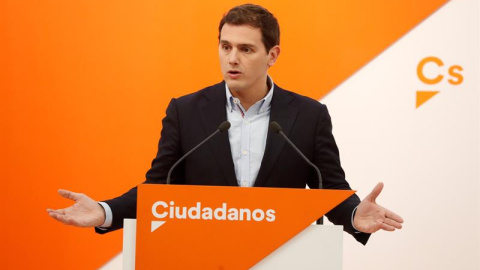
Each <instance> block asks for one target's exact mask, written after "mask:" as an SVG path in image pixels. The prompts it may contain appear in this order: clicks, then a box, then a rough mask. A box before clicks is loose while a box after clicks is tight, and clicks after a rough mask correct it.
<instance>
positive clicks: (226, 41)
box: [219, 40, 257, 48]
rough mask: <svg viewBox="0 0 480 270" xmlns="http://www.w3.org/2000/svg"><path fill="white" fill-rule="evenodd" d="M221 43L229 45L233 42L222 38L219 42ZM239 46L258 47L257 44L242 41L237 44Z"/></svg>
mask: <svg viewBox="0 0 480 270" xmlns="http://www.w3.org/2000/svg"><path fill="white" fill-rule="evenodd" d="M219 43H220V44H227V45H231V43H230V42H229V41H228V40H220V42H219ZM237 46H238V47H252V48H256V47H257V46H255V45H254V44H250V43H240V44H238V45H237Z"/></svg>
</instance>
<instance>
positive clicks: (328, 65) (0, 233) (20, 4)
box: [0, 0, 446, 269]
mask: <svg viewBox="0 0 480 270" xmlns="http://www.w3.org/2000/svg"><path fill="white" fill-rule="evenodd" d="M445 2H446V1H445V0H429V1H415V0H402V1H383V0H370V1H351V0H340V1H296V2H294V3H292V2H287V1H258V2H257V3H258V4H261V5H264V6H265V7H267V8H268V9H269V10H270V11H272V12H273V13H274V14H275V15H276V16H277V18H278V19H279V22H280V26H281V30H282V35H281V47H282V53H281V55H280V59H279V61H278V63H277V64H276V66H275V67H273V69H272V71H271V75H272V76H273V78H274V81H275V82H276V83H277V84H279V85H281V86H282V87H284V88H287V89H290V90H294V91H296V92H299V93H301V94H305V95H308V96H311V97H313V98H316V99H320V98H322V97H323V96H324V95H326V94H327V93H328V92H329V91H332V90H333V89H334V88H335V87H336V86H337V85H338V84H339V83H341V82H342V81H343V80H345V79H346V78H347V77H349V76H350V75H351V74H353V73H354V72H355V71H356V70H358V69H359V68H361V67H362V66H363V65H365V64H366V63H367V62H368V61H370V60H371V59H372V58H374V57H375V56H376V55H378V54H379V53H380V52H382V51H383V50H384V49H385V48H387V47H388V46H389V45H390V44H392V43H393V42H395V41H396V40H397V39H398V38H400V37H401V36H402V35H404V34H405V33H406V32H407V31H409V30H410V29H411V28H412V27H414V26H415V25H416V24H418V23H419V22H420V21H422V20H423V19H424V18H426V17H427V16H428V15H430V14H431V13H432V12H434V11H435V10H436V9H437V8H439V7H440V6H441V5H442V4H443V3H445ZM241 3H243V2H241V1H211V0H207V1H201V2H200V1H153V0H143V1H134V2H133V1H123V0H122V1H92V0H84V1H75V0H74V1H60V0H57V1H33V0H26V1H13V0H10V1H9V0H7V1H1V2H0V91H1V92H0V153H1V155H0V177H1V180H2V190H3V192H2V196H1V197H0V211H1V222H0V226H1V227H0V246H1V249H2V250H1V252H0V261H1V262H2V263H1V264H2V268H3V269H26V268H36V269H39V268H44V269H47V268H48V269H65V268H68V269H94V268H98V267H100V266H101V265H102V264H104V263H105V262H107V261H108V260H109V259H110V258H112V257H113V256H114V255H116V254H117V253H118V252H119V251H120V250H121V232H114V233H111V234H107V235H103V236H100V235H96V234H94V232H93V230H92V229H78V228H73V227H68V226H64V225H61V224H59V223H57V222H56V221H54V220H53V219H51V218H49V217H48V215H47V214H46V212H45V209H46V208H47V207H54V208H60V207H65V206H68V205H70V202H69V201H66V200H64V199H62V198H60V197H59V196H58V195H57V194H56V190H57V189H58V188H65V189H70V190H73V191H77V192H83V193H86V194H88V195H90V196H91V197H93V198H94V199H97V200H102V199H107V198H111V197H113V196H116V195H118V194H121V193H122V192H124V191H126V190H128V189H129V188H130V187H132V186H134V185H136V184H137V183H139V182H141V181H143V179H144V173H145V172H146V170H147V169H148V168H149V163H150V161H151V159H152V158H153V157H154V155H155V153H156V144H157V141H158V137H159V133H160V129H161V125H160V124H161V119H162V117H163V115H164V111H165V108H166V105H167V104H168V102H169V100H170V99H171V98H172V97H178V96H180V95H183V94H186V93H190V92H192V91H195V90H197V89H200V88H202V87H204V86H207V85H210V84H214V83H216V82H219V81H220V80H221V75H220V70H219V65H218V59H217V34H218V33H217V31H218V30H217V27H218V22H219V20H220V18H221V16H222V14H223V13H224V12H225V11H227V10H228V9H229V8H231V7H232V6H234V5H237V4H241Z"/></svg>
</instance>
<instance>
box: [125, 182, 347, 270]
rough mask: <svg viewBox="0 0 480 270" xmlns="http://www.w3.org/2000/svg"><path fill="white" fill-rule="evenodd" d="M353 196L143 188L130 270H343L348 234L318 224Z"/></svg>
mask: <svg viewBox="0 0 480 270" xmlns="http://www.w3.org/2000/svg"><path fill="white" fill-rule="evenodd" d="M353 193H354V191H351V190H308V189H286V188H239V187H213V186H182V185H141V186H139V187H138V202H137V220H125V223H124V251H123V269H225V270H226V269H261V270H264V269H276V270H278V269H342V242H343V241H342V235H343V230H342V226H325V225H311V224H312V223H313V222H315V220H317V219H318V218H320V217H321V216H323V215H324V214H325V213H327V212H328V211H330V210H331V209H332V208H334V207H335V206H336V205H338V204H339V203H341V202H342V201H344V200H345V199H347V198H348V197H350V196H351V195H352V194H353Z"/></svg>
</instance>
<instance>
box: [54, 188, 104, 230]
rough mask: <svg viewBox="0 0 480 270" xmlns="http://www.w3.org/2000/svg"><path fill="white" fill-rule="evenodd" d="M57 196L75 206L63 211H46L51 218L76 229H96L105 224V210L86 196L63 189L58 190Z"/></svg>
mask: <svg viewBox="0 0 480 270" xmlns="http://www.w3.org/2000/svg"><path fill="white" fill-rule="evenodd" d="M58 194H60V195H61V196H62V197H65V198H67V199H70V200H73V201H75V204H74V205H72V206H70V207H67V208H64V209H58V210H53V209H47V212H48V215H49V216H51V217H52V218H54V219H56V220H58V221H60V222H62V223H63V224H66V225H73V226H77V227H98V226H100V225H102V224H103V223H104V222H105V210H104V209H103V207H102V206H101V205H99V204H98V203H97V202H96V201H94V200H93V199H91V198H90V197H88V196H87V195H85V194H81V193H75V192H71V191H68V190H64V189H59V190H58Z"/></svg>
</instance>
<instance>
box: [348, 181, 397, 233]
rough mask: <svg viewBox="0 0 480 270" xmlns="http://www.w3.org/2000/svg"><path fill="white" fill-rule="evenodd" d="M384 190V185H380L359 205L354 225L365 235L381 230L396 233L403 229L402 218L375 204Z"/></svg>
mask: <svg viewBox="0 0 480 270" xmlns="http://www.w3.org/2000/svg"><path fill="white" fill-rule="evenodd" d="M382 189H383V183H378V184H377V185H376V186H375V188H374V189H373V190H372V192H371V193H370V194H368V196H367V197H365V199H363V201H362V202H361V203H360V204H359V205H358V207H357V212H356V213H355V217H354V219H353V225H354V226H355V228H356V229H357V230H359V231H361V232H364V233H374V232H376V231H378V230H380V229H382V230H385V231H395V229H401V228H402V223H403V219H402V217H400V216H399V215H397V214H395V213H393V212H392V211H390V210H388V209H386V208H384V207H382V206H380V205H378V204H377V203H376V202H375V200H376V199H377V197H378V195H379V194H380V192H382Z"/></svg>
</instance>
